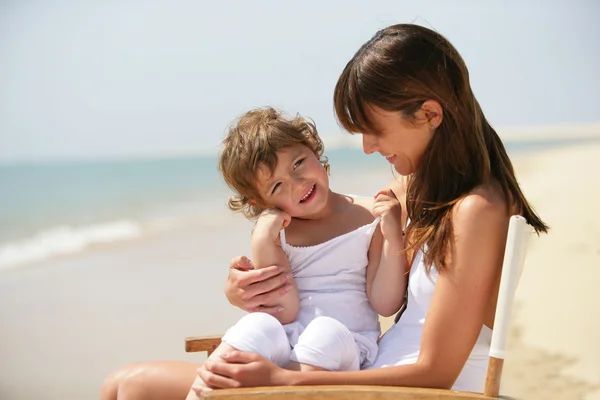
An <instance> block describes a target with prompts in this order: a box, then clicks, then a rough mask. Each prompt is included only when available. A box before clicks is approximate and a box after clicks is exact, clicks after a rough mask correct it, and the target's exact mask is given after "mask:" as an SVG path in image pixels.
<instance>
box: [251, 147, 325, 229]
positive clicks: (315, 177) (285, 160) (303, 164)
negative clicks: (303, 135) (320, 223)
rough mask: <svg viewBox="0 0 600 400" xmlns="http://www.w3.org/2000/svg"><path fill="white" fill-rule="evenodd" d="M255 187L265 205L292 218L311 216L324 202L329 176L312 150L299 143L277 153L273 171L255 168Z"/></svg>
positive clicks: (317, 211)
mask: <svg viewBox="0 0 600 400" xmlns="http://www.w3.org/2000/svg"><path fill="white" fill-rule="evenodd" d="M256 188H257V190H258V192H259V193H260V195H261V197H262V200H263V202H264V203H265V204H266V206H267V207H269V208H278V209H280V210H282V211H285V212H286V213H288V214H289V215H290V216H292V217H294V218H311V216H315V215H317V214H318V213H319V212H320V211H322V210H323V209H324V208H325V206H326V204H327V199H328V196H329V177H328V176H327V172H326V171H325V168H324V167H323V165H322V164H321V163H320V162H319V159H318V158H317V156H316V155H315V154H314V153H313V152H312V150H311V149H310V148H308V147H306V146H304V145H300V144H299V145H294V146H290V147H287V148H285V149H282V150H280V151H279V152H278V153H277V165H276V166H275V169H274V171H270V170H269V169H268V168H267V167H266V166H261V167H260V168H259V169H258V171H257V174H256Z"/></svg>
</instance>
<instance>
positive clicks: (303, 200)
mask: <svg viewBox="0 0 600 400" xmlns="http://www.w3.org/2000/svg"><path fill="white" fill-rule="evenodd" d="M315 193H317V185H312V187H311V188H310V189H309V190H308V192H307V193H306V194H305V195H304V197H302V198H301V199H300V203H307V202H309V201H311V200H312V199H313V197H315Z"/></svg>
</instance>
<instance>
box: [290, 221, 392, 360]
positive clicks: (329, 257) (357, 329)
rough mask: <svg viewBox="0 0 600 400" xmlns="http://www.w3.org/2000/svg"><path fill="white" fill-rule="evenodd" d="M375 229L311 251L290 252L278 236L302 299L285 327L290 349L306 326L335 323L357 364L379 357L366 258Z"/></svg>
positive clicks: (364, 229) (364, 228)
mask: <svg viewBox="0 0 600 400" xmlns="http://www.w3.org/2000/svg"><path fill="white" fill-rule="evenodd" d="M378 223H379V218H376V219H375V220H374V221H373V222H371V223H370V224H367V225H364V226H361V227H359V228H357V229H355V230H353V231H351V232H348V233H345V234H343V235H340V236H337V237H335V238H333V239H330V240H328V241H326V242H323V243H320V244H317V245H314V246H306V247H299V246H292V245H290V244H288V243H287V241H286V238H285V230H281V232H280V236H281V247H282V249H283V251H284V252H285V254H286V256H287V258H288V260H289V263H290V266H291V268H292V274H293V275H294V280H295V282H296V285H297V286H298V292H299V295H300V311H299V313H298V317H297V318H296V321H295V322H292V323H291V324H288V325H286V326H285V329H286V332H287V334H288V338H289V340H290V343H291V344H292V346H294V345H295V344H296V343H297V342H298V336H299V335H300V334H301V333H302V332H303V331H304V329H305V327H306V326H307V325H308V323H309V322H310V321H312V320H313V319H314V318H315V317H318V316H327V317H331V318H334V319H336V320H338V321H340V322H341V323H342V324H344V325H345V326H346V327H347V328H348V329H349V330H350V331H351V332H352V334H353V336H354V339H355V340H356V343H357V345H358V347H359V349H360V352H361V362H363V361H364V362H369V363H372V362H374V361H375V357H376V356H377V339H378V337H379V335H380V334H381V331H380V326H379V318H378V315H377V313H376V312H375V311H374V310H373V308H372V307H371V304H370V303H369V300H368V298H367V292H366V279H367V274H366V268H367V264H368V258H367V252H368V250H369V246H370V244H371V238H372V237H373V233H374V232H375V228H376V226H377V224H378Z"/></svg>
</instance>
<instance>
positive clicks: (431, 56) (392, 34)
mask: <svg viewBox="0 0 600 400" xmlns="http://www.w3.org/2000/svg"><path fill="white" fill-rule="evenodd" d="M334 103H335V111H336V115H337V118H338V120H339V122H340V124H341V125H342V126H343V127H344V128H345V129H346V130H348V131H349V132H354V133H360V134H361V135H362V140H363V149H364V151H365V152H366V153H368V154H372V153H376V152H377V153H379V154H380V155H382V156H384V157H386V159H387V160H388V161H389V162H390V163H391V164H392V165H393V166H394V168H395V169H396V171H397V172H398V173H399V174H400V175H402V176H403V178H402V179H398V180H397V181H395V182H393V183H392V184H391V185H390V188H391V189H392V190H393V191H394V193H395V194H396V197H397V198H398V199H399V200H400V202H401V205H402V215H403V217H402V223H403V224H404V226H406V229H405V233H404V234H405V241H404V242H405V243H406V251H407V255H408V257H409V259H410V260H411V270H410V275H409V284H408V306H407V308H406V311H405V312H404V314H403V315H402V318H401V319H400V321H399V322H398V323H397V324H396V325H394V326H393V327H392V328H391V329H390V330H389V331H388V332H387V333H386V334H385V335H384V336H383V338H382V339H381V340H380V343H379V345H380V348H379V355H378V357H377V359H376V361H375V362H374V363H373V365H369V366H368V367H367V368H366V369H365V370H362V371H352V372H330V371H311V372H301V371H288V370H284V369H281V368H279V367H277V366H276V365H274V364H272V363H270V362H269V361H267V360H265V359H264V358H262V357H260V356H258V355H256V354H250V353H242V352H237V351H234V352H231V353H229V354H224V355H223V356H222V357H223V359H224V362H222V363H220V362H211V363H208V364H206V365H204V366H202V367H200V368H199V369H198V374H199V375H200V377H201V378H202V379H203V380H204V382H206V383H207V384H208V385H209V386H211V387H214V388H227V387H240V386H265V385H321V384H347V383H352V384H365V385H367V384H368V385H394V386H417V387H431V388H451V387H452V388H454V389H458V390H468V391H479V392H481V391H482V390H483V385H484V379H485V372H486V367H487V351H488V349H489V340H490V335H491V329H492V328H493V321H494V313H495V305H496V299H497V294H498V285H499V280H500V273H501V268H502V259H503V255H504V246H505V242H506V235H507V229H508V220H509V216H510V215H513V214H521V215H523V216H524V217H525V218H526V219H527V221H528V223H529V224H530V225H531V226H532V227H533V228H535V230H536V231H537V232H538V233H539V232H546V230H547V226H546V225H545V224H544V222H542V220H541V219H540V218H539V217H538V216H537V215H536V214H535V212H534V210H533V209H532V207H531V206H530V205H529V204H528V202H527V200H526V199H525V197H524V196H523V193H522V192H521V190H520V188H519V185H518V183H517V181H516V178H515V174H514V171H513V167H512V165H511V162H510V160H509V158H508V156H507V154H506V151H505V149H504V146H503V145H502V142H501V140H500V138H499V137H498V135H497V134H496V132H495V131H494V129H493V128H492V127H491V126H490V125H489V123H488V122H487V121H486V119H485V117H484V115H483V112H482V110H481V108H480V107H479V104H478V103H477V100H476V99H475V96H474V95H473V92H472V90H471V87H470V84H469V76H468V70H467V68H466V66H465V64H464V62H463V60H462V58H461V57H460V55H459V54H458V52H457V51H456V49H455V48H454V47H453V46H452V45H451V44H450V43H449V42H448V41H447V40H446V39H445V38H444V37H442V36H441V35H439V34H438V33H436V32H434V31H431V30H429V29H427V28H424V27H421V26H417V25H410V24H406V25H404V24H403V25H394V26H390V27H388V28H385V29H383V30H381V31H380V32H378V33H377V34H375V36H374V37H373V38H372V39H371V40H369V41H368V42H367V43H365V44H364V45H363V46H362V47H361V48H360V49H359V50H358V52H357V53H356V54H355V55H354V57H353V58H352V59H351V60H350V62H349V63H348V64H347V65H346V68H345V69H344V71H343V72H342V74H341V76H340V78H339V80H338V82H337V85H336V88H335V94H334ZM231 267H232V268H231V269H230V276H229V279H228V283H227V286H226V294H227V297H228V298H229V300H230V302H231V303H232V304H234V305H237V306H239V307H241V308H244V309H246V310H257V309H260V310H262V311H267V312H270V313H276V312H278V311H279V312H280V310H274V309H269V308H264V307H262V304H269V303H272V302H273V300H274V299H277V298H278V296H281V294H282V293H284V292H285V288H286V284H285V278H284V277H283V276H281V275H280V274H279V273H278V269H277V267H270V268H265V269H261V270H257V271H245V270H246V269H250V268H248V260H247V259H246V258H244V257H240V258H238V259H234V260H233V261H232V263H231ZM399 290H402V288H399ZM381 367H385V368H381ZM195 376H196V366H194V365H193V364H184V363H170V364H163V363H157V364H142V365H138V366H130V367H127V368H125V369H123V370H121V371H120V372H117V373H116V375H114V376H113V377H112V378H109V379H108V380H107V383H106V385H105V387H104V388H103V393H104V397H103V398H106V399H110V398H115V397H116V393H117V391H118V393H119V399H126V398H129V397H128V394H129V393H130V392H131V393H134V394H136V395H137V394H140V393H143V394H144V396H146V397H145V398H148V399H150V398H161V399H166V398H173V399H177V398H179V399H183V398H185V396H186V394H187V390H188V389H189V386H190V384H191V382H192V381H193V380H194V378H195ZM132 397H133V395H132Z"/></svg>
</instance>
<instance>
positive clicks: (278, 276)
mask: <svg viewBox="0 0 600 400" xmlns="http://www.w3.org/2000/svg"><path fill="white" fill-rule="evenodd" d="M285 271H286V269H285V268H284V267H280V266H276V265H274V266H271V267H266V268H261V269H254V266H253V265H252V262H251V261H250V260H249V259H248V258H247V257H245V256H240V257H236V258H234V259H232V260H231V262H230V263H229V276H228V277H227V282H225V296H227V300H229V302H230V303H231V304H232V305H234V306H236V307H238V308H241V309H242V310H244V311H247V312H255V311H260V312H266V313H269V314H271V315H273V316H275V317H276V316H277V313H278V312H279V310H278V308H277V307H266V306H265V304H274V303H276V302H277V301H278V300H279V299H280V298H281V296H283V295H284V294H286V293H287V292H289V291H290V290H291V289H292V284H291V283H290V282H291V281H292V275H291V274H289V273H286V272H285Z"/></svg>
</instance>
